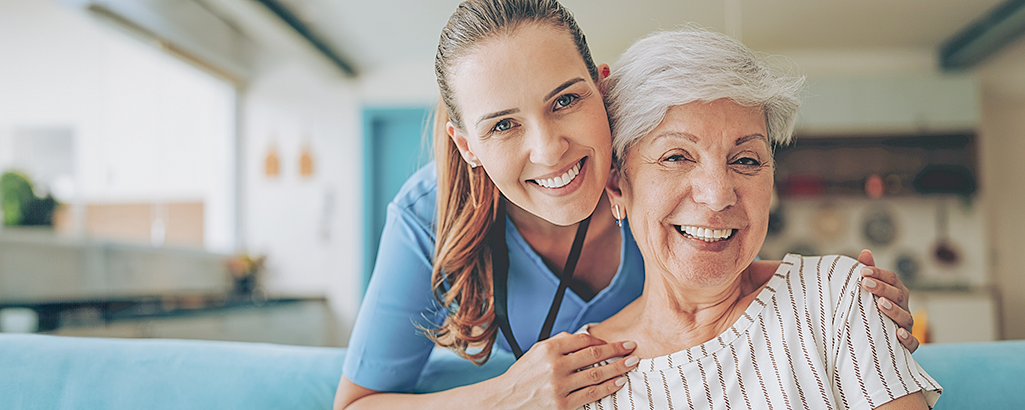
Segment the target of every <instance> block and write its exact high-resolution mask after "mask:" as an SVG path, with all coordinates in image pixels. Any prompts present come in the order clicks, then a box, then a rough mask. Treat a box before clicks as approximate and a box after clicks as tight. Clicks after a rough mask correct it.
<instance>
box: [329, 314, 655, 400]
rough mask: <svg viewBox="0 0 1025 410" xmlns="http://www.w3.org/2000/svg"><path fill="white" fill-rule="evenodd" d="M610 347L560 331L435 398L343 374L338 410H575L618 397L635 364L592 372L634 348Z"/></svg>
mask: <svg viewBox="0 0 1025 410" xmlns="http://www.w3.org/2000/svg"><path fill="white" fill-rule="evenodd" d="M628 343H631V342H621V343H609V344H606V343H605V342H604V341H602V340H600V339H598V338H595V337H593V336H590V335H586V334H576V335H570V334H567V333H561V334H559V335H556V336H555V337H553V338H551V339H548V340H546V341H543V342H539V343H537V344H535V345H534V346H533V347H531V348H530V350H529V351H527V353H526V354H524V355H523V357H522V358H520V360H518V361H517V362H516V363H514V364H513V365H512V367H510V368H509V370H508V371H507V372H505V374H503V375H501V376H499V377H496V378H494V379H491V380H486V381H483V382H480V383H477V384H473V385H470V386H464V387H459V388H455V389H451V390H446V391H443V392H438V393H431V394H403V393H382V392H379V391H375V390H371V389H366V388H363V387H360V386H359V385H357V384H355V383H353V382H351V381H349V380H348V379H347V378H345V377H344V376H343V377H342V380H341V382H340V383H339V384H338V391H337V393H336V395H335V403H334V409H335V410H341V409H378V408H388V409H423V408H448V409H464V408H465V409H479V408H484V407H487V408H495V409H498V408H503V409H523V408H554V409H574V408H578V407H580V406H582V405H584V404H586V403H590V402H592V401H595V400H598V399H600V398H602V397H605V396H607V395H609V394H612V393H614V392H615V391H616V390H619V389H620V388H621V387H622V383H625V380H623V379H622V378H621V377H620V376H622V375H623V373H626V372H627V371H629V370H632V369H633V367H635V366H636V363H632V365H631V366H627V365H626V362H627V360H618V361H616V362H614V363H610V364H607V365H604V366H598V367H593V368H588V369H586V370H582V371H577V369H581V368H585V367H588V366H590V365H593V364H595V363H596V362H597V361H601V360H606V359H609V358H612V357H622V356H626V355H627V354H629V353H630V352H632V351H633V349H634V348H635V347H636V345H630V344H628Z"/></svg>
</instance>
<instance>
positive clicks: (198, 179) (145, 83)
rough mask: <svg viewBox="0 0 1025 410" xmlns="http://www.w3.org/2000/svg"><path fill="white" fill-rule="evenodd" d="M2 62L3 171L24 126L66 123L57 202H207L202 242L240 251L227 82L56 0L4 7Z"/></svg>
mask: <svg viewBox="0 0 1025 410" xmlns="http://www.w3.org/2000/svg"><path fill="white" fill-rule="evenodd" d="M0 59H2V60H0V169H3V168H6V167H7V166H10V165H11V164H12V163H15V162H17V160H18V158H13V157H12V156H13V155H14V154H13V153H12V152H11V151H9V150H7V151H4V150H3V148H4V147H10V146H11V145H10V144H9V142H10V137H11V135H12V134H13V133H14V132H15V130H17V129H36V128H43V129H46V128H54V127H56V128H68V129H70V130H72V133H73V138H74V147H75V155H74V157H75V162H76V164H75V172H74V175H72V180H73V184H72V186H71V187H70V189H64V190H61V191H60V192H55V193H56V194H62V195H61V196H58V199H59V200H62V201H63V202H67V203H71V204H81V203H86V202H90V203H97V202H100V203H102V202H161V201H202V202H204V208H205V221H204V231H205V232H204V240H205V245H206V246H207V248H208V249H211V250H216V251H221V252H228V251H231V250H232V249H234V247H235V239H236V238H235V219H234V218H233V209H234V207H235V204H234V194H233V188H232V187H233V185H234V178H235V175H234V155H233V153H232V145H233V143H234V134H235V130H234V127H235V124H234V119H233V118H234V106H235V101H234V98H235V91H234V89H233V88H232V87H231V86H230V85H228V84H227V83H224V82H222V81H219V80H217V79H215V78H213V77H211V76H210V75H209V74H207V73H205V72H203V71H201V70H199V69H197V68H195V67H193V66H191V65H188V64H186V63H184V62H182V61H181V60H179V59H177V58H175V57H172V56H170V55H167V54H165V53H163V52H161V51H160V50H158V49H156V48H155V47H153V46H151V45H149V44H145V43H143V42H142V41H140V40H138V39H137V38H133V37H131V36H128V35H126V34H125V33H123V32H120V31H118V30H116V29H113V28H111V27H109V26H107V25H104V24H101V23H100V22H99V21H97V20H95V19H94V18H91V17H90V16H88V15H86V14H84V13H83V12H81V11H79V10H74V9H70V8H67V7H64V6H61V5H59V4H57V3H56V2H55V1H52V0H44V1H39V0H5V1H3V2H0ZM3 142H7V144H4V143H3ZM41 182H42V181H41Z"/></svg>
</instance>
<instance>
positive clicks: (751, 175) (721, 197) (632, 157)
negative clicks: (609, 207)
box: [609, 99, 773, 286]
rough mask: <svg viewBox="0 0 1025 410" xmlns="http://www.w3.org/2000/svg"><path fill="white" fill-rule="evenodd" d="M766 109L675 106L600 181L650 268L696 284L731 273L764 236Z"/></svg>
mask: <svg viewBox="0 0 1025 410" xmlns="http://www.w3.org/2000/svg"><path fill="white" fill-rule="evenodd" d="M767 136H768V132H767V131H766V126H765V114H764V113H763V112H762V110H761V109H760V108H757V107H744V106H741V105H739V104H737V103H735V102H733V100H729V99H720V100H715V101H713V102H711V103H706V102H700V101H699V102H693V103H689V104H685V105H680V106H674V107H672V108H670V109H669V111H668V112H667V113H666V116H665V118H664V119H663V120H662V122H661V123H660V124H659V125H658V127H656V128H655V129H654V130H653V131H652V132H651V133H650V134H648V135H646V136H644V137H643V138H641V139H640V141H638V142H637V143H636V144H635V145H634V146H633V147H631V148H630V149H629V150H628V151H627V154H626V158H625V163H624V167H623V170H624V171H623V172H619V173H615V174H614V175H613V176H612V179H611V180H610V181H609V193H610V196H611V198H612V200H613V204H621V206H622V207H623V208H624V211H625V212H626V213H627V215H628V216H629V218H630V228H631V229H632V230H633V233H634V236H635V238H636V239H637V244H638V246H639V247H640V249H641V253H642V254H643V255H644V263H645V268H646V270H648V271H649V272H652V271H653V270H655V269H658V270H661V271H662V272H664V273H667V274H668V275H670V277H674V278H677V280H683V281H686V282H687V283H690V284H692V285H696V286H714V285H718V284H722V283H724V282H725V281H728V280H730V279H732V278H734V277H735V275H734V274H737V273H739V272H741V271H742V270H743V269H745V268H746V267H747V266H748V265H749V264H750V263H751V261H753V260H754V258H755V256H756V255H757V253H758V250H759V249H760V248H761V246H762V242H763V240H764V239H765V233H766V229H767V228H768V221H769V200H770V197H771V193H772V184H773V169H772V157H771V151H770V148H769V142H768V138H767Z"/></svg>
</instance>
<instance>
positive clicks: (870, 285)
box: [861, 278, 876, 289]
mask: <svg viewBox="0 0 1025 410" xmlns="http://www.w3.org/2000/svg"><path fill="white" fill-rule="evenodd" d="M861 283H864V284H865V286H867V287H868V288H869V289H875V288H876V281H874V280H872V279H869V278H864V279H862V280H861Z"/></svg>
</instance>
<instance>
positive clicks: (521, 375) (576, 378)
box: [494, 332, 638, 409]
mask: <svg viewBox="0 0 1025 410" xmlns="http://www.w3.org/2000/svg"><path fill="white" fill-rule="evenodd" d="M636 348H637V344H636V343H634V342H629V341H627V342H616V343H605V342H604V341H603V340H601V339H598V338H596V337H594V336H591V335H587V334H572V335H571V334H568V333H565V332H563V333H559V334H558V335H555V336H554V337H552V338H551V339H548V340H545V341H543V342H538V343H536V344H534V346H532V347H531V348H530V350H528V351H527V353H525V354H524V355H523V357H521V358H520V359H519V360H517V361H516V363H514V364H513V365H512V366H511V367H510V368H509V370H508V371H506V372H505V374H503V375H502V376H499V377H498V378H496V379H494V381H496V382H498V383H499V385H501V386H503V387H502V388H503V389H505V390H504V391H503V393H502V394H501V397H500V398H499V400H498V403H495V405H496V406H499V407H502V408H513V409H516V408H532V409H533V408H539V409H540V408H545V409H575V408H578V407H580V406H583V405H584V404H587V403H590V402H593V401H595V400H598V399H601V398H602V397H605V396H608V395H610V394H612V393H614V392H616V391H617V390H619V389H620V388H622V387H623V384H624V383H626V378H625V377H623V374H625V373H626V372H628V371H630V370H632V369H633V368H634V367H636V366H637V362H638V359H637V357H636V356H628V355H629V354H630V353H632V352H633V351H634V349H636ZM615 357H622V358H623V359H621V360H617V361H615V362H614V363H610V364H606V365H603V366H595V367H592V366H593V365H595V364H597V363H599V362H601V361H603V360H607V359H611V358H615ZM581 369H582V370H581Z"/></svg>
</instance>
